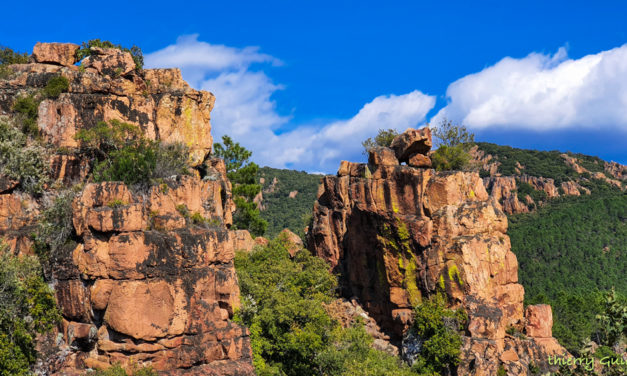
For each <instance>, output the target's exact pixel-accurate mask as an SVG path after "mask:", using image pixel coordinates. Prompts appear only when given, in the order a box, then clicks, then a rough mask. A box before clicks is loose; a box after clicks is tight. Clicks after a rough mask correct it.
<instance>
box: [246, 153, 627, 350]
mask: <svg viewBox="0 0 627 376" xmlns="http://www.w3.org/2000/svg"><path fill="white" fill-rule="evenodd" d="M477 145H478V147H479V149H480V150H482V151H483V152H484V153H486V154H490V155H491V156H492V159H491V161H490V163H494V162H497V165H498V167H497V169H496V173H497V174H498V175H503V176H510V175H514V176H516V175H520V174H523V173H524V174H526V175H529V176H535V177H541V178H549V179H554V180H555V182H556V185H557V186H559V185H558V184H560V183H561V182H565V181H576V182H577V183H578V184H579V185H580V186H581V187H584V188H586V189H588V190H590V192H591V194H590V195H588V194H582V195H581V196H566V195H562V196H561V197H556V198H553V199H548V200H546V201H545V202H544V203H543V204H542V205H540V206H538V208H537V210H536V211H535V212H531V213H527V214H514V215H510V216H509V223H510V225H509V230H508V234H509V236H510V237H511V241H512V251H513V252H514V253H515V254H516V255H517V257H518V261H519V264H520V268H519V276H520V280H521V283H522V284H523V286H524V287H525V291H526V294H525V297H526V303H527V304H536V303H548V304H551V305H552V306H553V312H554V320H555V324H554V334H555V336H556V338H558V339H559V340H560V342H561V343H562V344H563V345H564V346H566V347H567V348H568V349H569V350H571V351H577V350H579V349H580V348H581V346H582V342H583V341H584V340H585V339H587V338H590V337H594V336H595V335H597V334H598V331H599V327H598V325H597V324H596V322H597V320H596V319H595V316H596V315H597V314H599V313H601V311H602V309H603V301H604V296H605V294H606V293H607V292H608V291H610V290H611V289H612V288H615V290H616V293H617V295H618V296H619V298H621V299H622V298H624V296H626V295H627V278H625V272H626V271H627V257H626V254H627V195H626V193H625V192H624V191H623V190H621V189H620V188H618V187H616V186H615V185H612V184H611V183H610V182H608V181H607V180H606V179H605V178H607V179H614V180H616V179H617V177H616V176H613V175H611V174H610V173H608V171H606V169H605V166H606V162H605V161H603V160H601V159H599V158H597V157H591V156H587V155H583V154H575V153H562V152H559V151H536V150H523V149H517V148H512V147H509V146H501V145H495V144H489V143H478V144H477ZM563 155H567V156H568V157H570V158H572V160H573V161H575V163H576V164H577V165H576V166H574V167H573V165H569V164H568V163H566V162H567V161H566V160H565V158H564V156H563ZM521 167H522V168H521ZM579 167H581V168H582V169H583V171H581V170H580V172H577V171H576V168H579ZM521 170H522V171H521ZM481 173H482V175H484V176H487V175H488V172H487V171H485V170H482V171H481ZM594 174H597V175H596V177H595V175H594ZM599 174H602V175H603V176H604V177H605V178H602V177H601V176H600V175H599ZM258 177H259V178H263V179H264V183H263V190H264V192H263V201H262V206H263V208H264V209H263V210H262V216H263V217H264V219H266V220H267V221H268V222H269V226H268V235H269V236H274V235H275V234H277V233H278V232H279V231H281V230H282V229H283V228H289V229H291V230H292V231H294V232H296V233H299V234H300V233H302V230H303V227H304V226H305V225H306V222H307V219H308V218H309V215H310V214H311V206H312V204H313V202H314V200H315V198H316V192H317V188H318V182H319V180H320V176H319V175H310V174H307V173H305V172H299V171H291V170H278V169H273V168H268V167H264V168H262V169H260V171H259V175H258ZM275 178H276V180H274V179H275ZM519 184H520V183H519ZM525 186H526V185H525V184H524V183H523V184H520V187H519V188H518V190H519V194H521V193H522V189H523V188H524V187H525ZM623 186H624V182H623ZM294 191H298V193H297V194H296V196H295V197H293V198H290V192H294ZM532 193H533V192H532ZM560 193H562V192H560ZM593 339H594V338H593Z"/></svg>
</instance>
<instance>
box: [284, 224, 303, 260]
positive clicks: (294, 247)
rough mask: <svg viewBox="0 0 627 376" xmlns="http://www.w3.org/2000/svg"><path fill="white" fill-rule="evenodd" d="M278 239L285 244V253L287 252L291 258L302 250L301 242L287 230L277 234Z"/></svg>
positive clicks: (298, 237)
mask: <svg viewBox="0 0 627 376" xmlns="http://www.w3.org/2000/svg"><path fill="white" fill-rule="evenodd" d="M278 238H279V239H282V240H284V241H285V242H286V244H287V252H289V254H290V256H291V257H294V256H296V253H297V252H298V251H300V250H301V249H303V240H302V239H301V238H300V236H298V235H296V234H294V233H293V232H292V231H290V230H289V229H283V231H281V232H280V233H279V235H278Z"/></svg>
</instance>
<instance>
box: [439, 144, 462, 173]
mask: <svg viewBox="0 0 627 376" xmlns="http://www.w3.org/2000/svg"><path fill="white" fill-rule="evenodd" d="M431 162H432V165H433V168H435V169H436V170H438V171H449V170H464V169H466V167H468V166H469V163H470V154H468V147H467V146H466V145H455V146H447V145H441V146H440V147H439V148H438V150H436V151H435V152H434V153H433V155H431Z"/></svg>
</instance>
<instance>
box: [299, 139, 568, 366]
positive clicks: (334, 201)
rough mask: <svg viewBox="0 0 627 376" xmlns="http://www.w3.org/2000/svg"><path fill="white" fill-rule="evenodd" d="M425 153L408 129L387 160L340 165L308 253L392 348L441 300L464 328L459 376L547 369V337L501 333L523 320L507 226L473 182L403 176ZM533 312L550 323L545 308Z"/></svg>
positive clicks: (326, 187)
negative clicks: (421, 307)
mask: <svg viewBox="0 0 627 376" xmlns="http://www.w3.org/2000/svg"><path fill="white" fill-rule="evenodd" d="M417 144H419V145H418V146H417ZM425 145H427V146H428V147H424V146H425ZM430 146H431V135H430V133H429V132H428V130H426V129H424V130H422V131H416V130H408V131H406V133H404V134H403V135H401V136H399V137H398V138H397V139H395V140H394V142H393V143H392V148H393V149H394V151H392V150H391V149H386V148H375V149H373V150H371V151H370V157H369V163H368V164H357V163H350V162H342V164H341V166H340V169H339V171H338V174H337V176H326V177H325V178H324V179H323V181H322V184H321V186H320V190H319V194H318V200H317V202H316V203H315V204H314V218H313V226H312V228H311V230H310V232H309V239H308V243H309V244H308V245H309V248H310V249H311V250H312V251H313V252H314V253H315V254H317V255H319V256H320V257H323V258H324V259H326V260H327V261H329V262H330V264H331V266H332V268H333V270H334V271H335V272H336V273H337V274H339V275H340V281H341V286H342V292H343V295H344V296H346V297H347V298H351V297H356V298H357V299H358V300H359V301H360V303H361V304H362V306H364V308H365V309H366V310H367V311H368V312H369V313H370V314H371V315H372V316H373V317H374V318H375V319H376V320H377V322H378V323H379V324H380V325H381V327H382V328H383V329H384V330H387V331H388V333H390V334H391V335H392V336H393V337H395V338H396V339H397V341H398V340H400V338H401V337H402V335H403V333H404V332H405V331H406V330H407V328H408V326H409V325H410V324H411V321H412V308H413V307H414V306H416V305H417V304H419V303H420V302H421V300H422V299H423V298H424V297H426V296H428V295H430V294H432V293H433V292H435V291H436V290H438V289H440V290H444V291H446V294H447V295H448V297H449V300H450V302H451V304H452V306H454V307H459V306H463V307H464V308H465V309H466V311H467V312H468V315H469V319H470V320H469V324H468V328H467V332H466V336H465V337H464V345H463V352H462V353H463V356H462V363H461V365H460V369H459V374H464V375H466V374H473V375H494V374H496V371H497V370H498V367H499V366H501V365H503V366H504V367H505V368H506V369H507V370H508V371H509V372H512V374H527V373H528V366H529V365H530V363H531V362H534V364H537V365H539V366H544V367H546V366H547V364H546V360H547V354H553V353H557V352H562V351H563V348H561V346H559V344H558V343H557V341H555V339H553V338H551V335H550V331H549V333H548V335H547V332H546V331H536V332H534V331H528V334H527V338H526V339H522V338H518V337H515V336H510V335H508V334H506V329H507V328H508V327H512V328H517V329H518V330H519V331H521V332H523V331H524V330H525V326H526V324H527V321H528V320H526V319H525V317H524V315H523V295H524V290H523V287H522V285H520V284H518V263H517V261H516V256H515V255H514V254H513V253H512V252H511V250H510V242H509V238H508V236H507V235H506V231H507V217H506V216H505V215H504V214H503V212H502V211H501V210H500V208H499V206H498V205H497V203H496V202H495V201H494V200H493V199H491V198H490V197H489V196H488V194H487V192H486V190H485V187H484V185H483V182H482V180H481V178H480V177H479V175H478V174H477V173H466V172H435V171H434V170H432V169H429V168H423V167H412V166H411V164H412V161H420V164H414V166H430V161H428V157H427V156H426V155H427V152H428V149H429V147H430ZM411 154H414V155H411ZM416 154H418V155H421V157H416V156H415V155H416ZM399 160H404V161H407V162H408V165H400V163H399ZM534 312H536V316H535V317H536V318H537V316H538V315H544V316H543V318H542V319H541V320H549V319H550V315H551V313H550V307H549V310H548V311H547V310H537V311H534ZM514 355H515V356H514Z"/></svg>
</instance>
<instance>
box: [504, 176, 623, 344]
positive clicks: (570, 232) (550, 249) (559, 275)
mask: <svg viewBox="0 0 627 376" xmlns="http://www.w3.org/2000/svg"><path fill="white" fill-rule="evenodd" d="M599 187H601V188H604V189H597V188H599ZM591 188H593V189H594V190H593V193H592V195H589V196H588V195H584V196H580V197H564V198H559V199H555V200H551V201H549V203H548V204H547V205H546V206H543V207H541V208H539V209H538V211H537V212H536V213H531V214H520V215H514V216H510V226H509V230H508V234H509V235H510V237H511V241H512V251H513V252H514V253H515V254H516V256H517V257H518V262H519V276H520V281H521V283H522V284H523V286H524V287H525V300H526V303H527V304H535V303H548V304H551V305H552V307H553V316H554V326H553V334H554V335H555V337H556V338H558V339H559V340H560V342H561V343H562V344H563V345H564V346H565V347H566V348H567V349H568V350H570V351H572V352H575V353H577V352H578V351H579V350H580V348H581V345H582V343H583V342H584V340H586V339H587V338H590V339H593V340H595V341H597V342H603V340H602V337H603V335H602V331H601V327H600V323H599V321H598V320H596V316H597V315H600V314H601V313H602V312H603V309H604V308H603V301H604V299H605V298H604V297H605V294H606V293H605V292H606V291H609V290H610V289H612V287H614V288H615V289H616V294H617V296H618V297H620V296H625V295H627V279H625V278H624V273H625V270H627V258H625V257H624V255H625V252H627V217H626V213H627V196H626V195H625V193H623V192H620V191H618V190H615V189H610V188H607V187H603V186H601V185H599V186H591Z"/></svg>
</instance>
